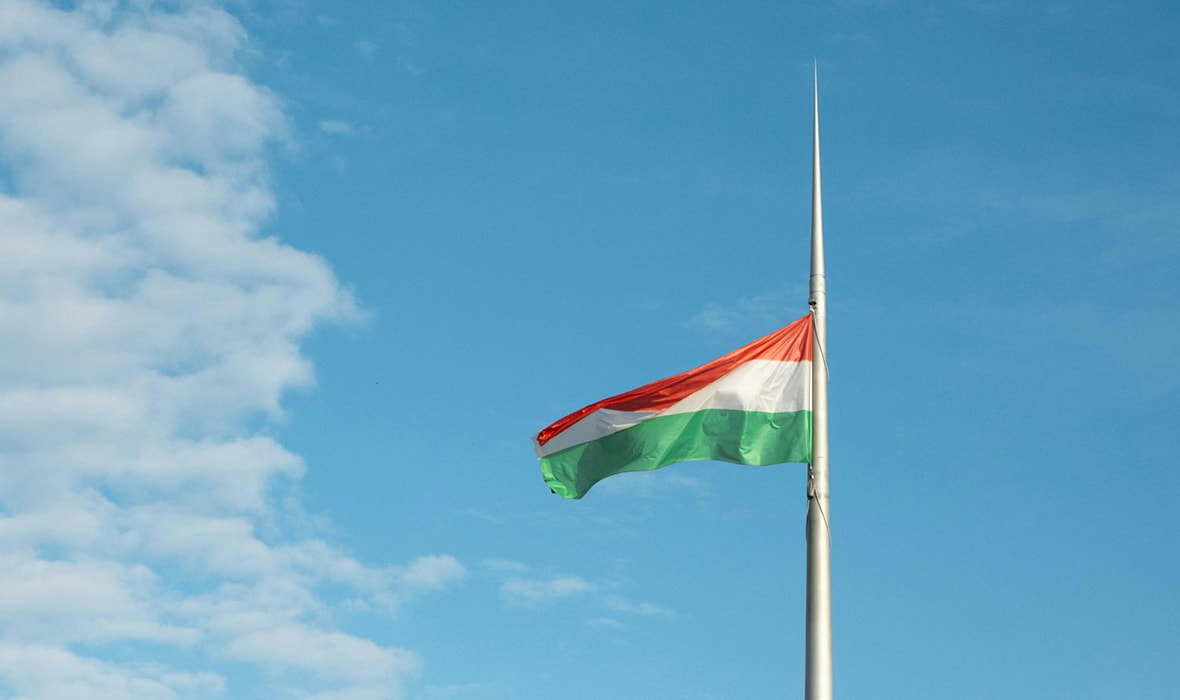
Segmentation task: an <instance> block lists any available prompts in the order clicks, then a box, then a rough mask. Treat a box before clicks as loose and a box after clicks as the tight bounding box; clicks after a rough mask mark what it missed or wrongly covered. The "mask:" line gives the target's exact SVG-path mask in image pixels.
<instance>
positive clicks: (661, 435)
mask: <svg viewBox="0 0 1180 700" xmlns="http://www.w3.org/2000/svg"><path fill="white" fill-rule="evenodd" d="M704 459H713V460H717V461H720V462H732V463H734V464H749V465H756V466H762V465H766V464H779V463H781V462H810V461H811V411H795V412H792V413H759V412H755V411H739V410H728V409H707V410H704V411H696V412H694V413H680V414H673V415H664V416H658V417H655V418H650V419H648V420H645V421H643V422H642V423H639V424H638V425H633V426H631V427H630V428H627V429H626V430H620V431H619V432H617V433H613V434H611V435H607V436H606V437H602V438H599V439H597V440H594V441H591V442H586V443H583V444H581V445H575V446H573V447H571V448H569V449H566V450H562V451H561V452H555V453H554V454H551V455H549V456H547V457H542V458H541V473H542V475H544V477H545V483H547V484H549V488H551V489H553V491H554V492H556V493H558V494H560V495H562V496H564V497H566V498H581V497H582V496H585V495H586V492H587V491H589V490H590V487H591V486H593V485H594V484H595V483H597V482H598V481H600V480H602V479H605V478H606V477H608V476H611V475H612V474H621V473H623V472H636V471H649V470H652V469H659V468H660V467H666V466H668V465H669V464H674V463H676V462H693V461H699V460H704Z"/></svg>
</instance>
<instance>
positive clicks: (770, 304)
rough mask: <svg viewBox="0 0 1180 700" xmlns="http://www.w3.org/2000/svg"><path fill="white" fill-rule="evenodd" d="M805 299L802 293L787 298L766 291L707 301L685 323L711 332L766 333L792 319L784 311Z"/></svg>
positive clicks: (796, 307)
mask: <svg viewBox="0 0 1180 700" xmlns="http://www.w3.org/2000/svg"><path fill="white" fill-rule="evenodd" d="M806 297H807V295H806V293H805V292H803V293H801V294H792V295H788V294H787V293H785V292H783V291H768V292H761V293H759V294H754V295H752V296H748V297H742V298H740V299H738V300H736V301H733V302H728V303H722V302H710V303H708V304H706V305H705V308H703V309H701V310H700V311H699V312H697V314H696V315H694V316H693V317H692V318H691V319H689V324H690V325H692V326H696V327H698V328H704V329H707V330H711V331H722V332H731V331H737V330H745V329H747V328H752V329H763V331H764V332H766V333H769V332H770V331H771V330H774V329H775V328H777V327H778V326H781V325H786V323H788V322H790V321H792V320H794V318H795V317H791V316H790V313H788V311H789V310H790V309H798V308H800V306H799V302H798V300H799V299H806ZM775 324H778V326H776V325H775ZM751 340H753V338H751Z"/></svg>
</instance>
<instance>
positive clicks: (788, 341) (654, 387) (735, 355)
mask: <svg viewBox="0 0 1180 700" xmlns="http://www.w3.org/2000/svg"><path fill="white" fill-rule="evenodd" d="M750 360H779V361H782V362H801V361H805V360H807V361H810V360H811V316H810V315H808V316H804V317H803V318H801V319H799V320H798V321H795V322H794V323H792V324H790V325H789V326H786V327H784V328H780V329H779V330H777V331H775V332H773V333H771V334H770V335H768V336H765V337H762V338H759V339H758V340H755V341H754V342H752V343H750V344H749V345H745V346H743V347H740V348H738V349H737V350H734V351H733V352H731V353H729V354H728V355H725V356H723V357H719V358H717V359H716V360H713V361H712V362H709V363H708V364H704V365H701V366H700V367H697V368H696V369H690V370H688V371H687V372H682V373H681V374H677V375H676V376H674V377H668V378H667V379H660V380H658V381H654V382H652V383H651V384H645V385H644V386H641V387H639V388H638V389H632V390H631V391H628V392H627V393H625V394H619V395H618V396H612V397H610V398H609V399H603V400H602V401H599V402H598V403H593V404H590V405H589V406H586V407H585V408H582V409H580V410H577V411H574V412H573V413H571V414H569V415H568V416H566V417H565V418H562V419H561V420H559V421H557V422H556V423H554V424H553V425H550V426H549V427H548V428H545V429H544V430H542V431H541V432H539V433H537V444H538V445H544V444H545V443H547V442H549V441H550V440H552V439H553V437H554V436H555V435H558V434H560V433H561V432H562V431H564V430H565V429H566V428H568V427H570V426H571V425H573V424H574V423H577V422H578V421H580V420H582V419H583V418H585V417H586V416H588V415H590V414H591V413H594V412H595V411H597V410H598V409H600V408H610V409H614V410H616V411H662V410H663V409H665V408H668V407H670V406H672V405H674V404H675V403H676V402H677V401H680V400H681V399H683V398H684V397H686V396H688V395H689V394H692V393H693V392H695V391H698V390H700V389H701V388H703V387H705V386H708V385H709V384H712V383H713V382H715V381H717V380H718V379H720V378H721V377H724V376H725V375H727V374H729V373H730V372H732V371H733V370H735V369H737V367H738V366H739V365H741V364H743V363H746V362H749V361H750Z"/></svg>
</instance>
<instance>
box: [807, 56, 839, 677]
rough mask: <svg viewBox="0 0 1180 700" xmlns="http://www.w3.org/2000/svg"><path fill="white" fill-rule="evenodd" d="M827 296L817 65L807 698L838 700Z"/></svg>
mask: <svg viewBox="0 0 1180 700" xmlns="http://www.w3.org/2000/svg"><path fill="white" fill-rule="evenodd" d="M826 297H827V292H826V289H825V283H824V224H823V213H822V206H821V202H820V186H819V67H818V64H817V65H816V67H815V130H814V141H813V144H812V165H811V280H810V284H809V285H808V300H807V303H808V306H810V307H811V317H812V320H813V322H814V324H815V328H814V330H815V333H814V334H813V340H812V363H811V411H812V421H813V422H812V445H811V464H809V465H808V468H807V647H806V656H805V659H806V660H805V673H804V698H805V700H832V539H831V528H830V525H831V510H830V509H829V508H828V503H829V499H828V367H827V364H828V363H827V298H826Z"/></svg>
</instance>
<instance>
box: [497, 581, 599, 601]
mask: <svg viewBox="0 0 1180 700" xmlns="http://www.w3.org/2000/svg"><path fill="white" fill-rule="evenodd" d="M592 590H594V585H593V584H592V583H590V582H589V581H587V580H586V579H584V578H581V577H579V576H554V577H550V578H525V577H523V576H512V577H510V578H509V579H508V580H507V581H505V582H504V583H502V584H500V598H501V599H502V600H504V602H506V603H509V604H510V605H522V606H534V605H546V604H549V603H553V602H555V601H558V600H561V599H563V598H569V597H570V596H576V595H580V594H582V593H589V592H590V591H592Z"/></svg>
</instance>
